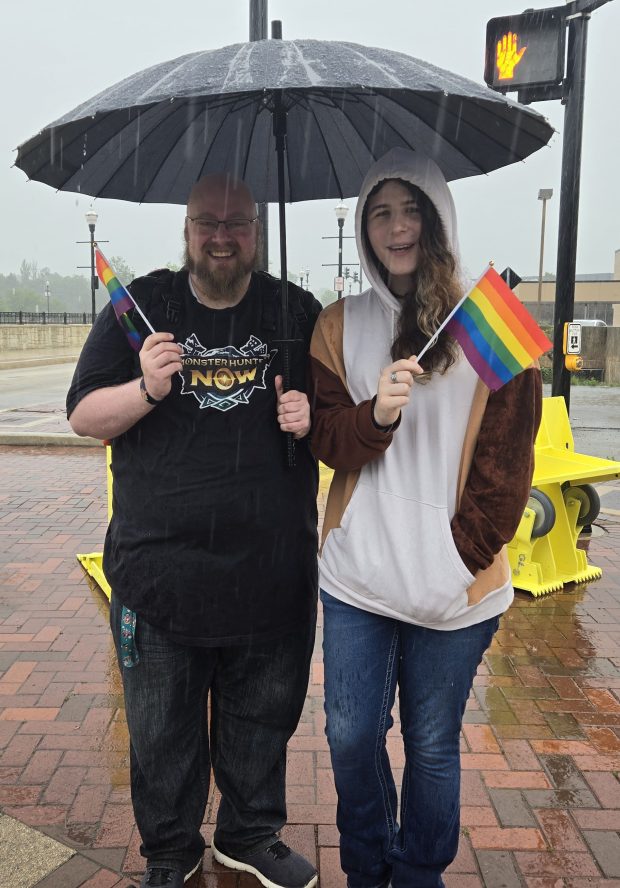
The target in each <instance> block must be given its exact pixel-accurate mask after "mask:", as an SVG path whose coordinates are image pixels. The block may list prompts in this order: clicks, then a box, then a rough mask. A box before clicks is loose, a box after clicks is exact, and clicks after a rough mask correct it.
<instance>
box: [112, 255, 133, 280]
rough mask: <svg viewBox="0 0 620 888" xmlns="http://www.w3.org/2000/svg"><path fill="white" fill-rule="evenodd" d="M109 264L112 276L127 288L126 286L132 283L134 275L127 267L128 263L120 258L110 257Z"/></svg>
mask: <svg viewBox="0 0 620 888" xmlns="http://www.w3.org/2000/svg"><path fill="white" fill-rule="evenodd" d="M109 262H110V265H111V267H112V269H113V271H114V274H115V275H116V277H117V278H118V279H119V281H120V282H121V284H124V285H125V286H127V284H130V283H131V282H132V281H133V279H134V278H135V276H136V273H135V271H134V270H133V268H132V267H131V266H130V265H129V263H128V262H126V261H125V259H123V257H122V256H111V257H110V260H109Z"/></svg>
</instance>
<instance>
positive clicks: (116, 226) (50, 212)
mask: <svg viewBox="0 0 620 888" xmlns="http://www.w3.org/2000/svg"><path fill="white" fill-rule="evenodd" d="M248 10H249V3H248V0H226V2H221V0H220V2H217V3H216V2H213V0H206V2H205V0H202V2H197V0H177V2H175V3H174V4H156V3H152V2H145V0H107V2H106V3H103V4H94V3H84V2H83V0H80V2H77V0H58V2H56V3H50V2H48V0H30V2H21V3H11V4H6V5H5V6H4V7H3V13H2V21H3V34H4V39H3V47H2V54H1V56H0V66H1V73H2V90H3V93H2V97H3V107H4V109H5V112H6V113H5V116H4V120H3V126H2V129H1V135H0V195H1V198H2V199H1V206H2V236H1V237H0V273H3V274H7V273H9V272H11V271H17V270H18V269H19V266H20V264H21V262H22V260H23V259H27V260H29V261H35V262H37V263H38V265H39V267H40V268H42V267H45V266H48V267H49V268H51V269H52V270H53V271H56V272H59V273H61V274H74V273H84V274H87V272H77V271H76V269H77V266H80V265H87V264H88V262H89V253H88V246H87V245H86V244H84V245H78V244H76V241H80V240H87V239H88V237H89V232H88V228H87V225H86V222H85V219H84V214H85V213H86V212H87V210H88V209H89V208H90V206H91V203H92V200H91V199H90V198H86V197H82V196H78V195H75V194H68V193H56V192H55V191H54V190H53V189H52V188H49V187H48V186H46V185H41V184H39V183H37V182H28V181H27V179H26V176H25V175H24V173H23V172H22V171H21V170H18V169H17V168H11V167H12V164H13V162H14V159H15V150H14V149H15V148H16V147H17V145H19V144H20V143H21V142H23V141H25V140H26V139H28V138H29V137H30V136H32V135H34V134H35V133H36V132H37V131H38V130H40V129H42V128H43V127H44V126H46V125H47V124H48V123H50V122H51V121H52V120H55V119H56V118H58V117H60V116H61V115H62V114H64V113H65V112H67V111H69V110H71V109H72V108H73V107H75V106H76V105H78V104H79V103H81V102H82V101H84V100H85V99H87V98H89V97H91V96H93V95H95V94H96V93H98V92H99V91H101V90H102V89H105V88H106V87H108V86H111V85H112V84H114V83H116V82H117V81H119V80H121V79H122V78H124V77H126V76H128V75H130V74H133V73H134V72H136V71H139V70H141V69H142V68H146V67H149V66H150V65H154V64H157V63H158V62H162V61H165V60H167V59H172V58H176V57H177V56H180V55H183V54H185V53H189V52H195V51H198V50H203V49H214V48H217V47H219V46H225V45H227V44H231V43H238V42H242V41H245V40H247V39H248V31H249V11H248ZM521 11H522V5H520V4H519V2H518V0H517V2H515V0H471V2H469V3H463V2H461V0H434V2H426V3H421V2H419V0H381V2H377V0H372V2H369V0H339V2H337V3H336V2H334V0H312V2H309V0H269V21H271V20H273V19H281V20H282V22H283V36H284V38H285V39H289V40H293V39H296V38H297V39H304V38H316V39H321V40H345V41H350V42H354V43H361V44H365V45H371V46H379V47H384V48H387V49H392V50H397V51H400V52H405V53H408V54H409V55H412V56H416V57H418V58H420V59H424V60H426V61H429V62H432V63H433V64H435V65H438V66H440V67H442V68H447V69H449V70H452V71H455V72H457V73H458V74H461V75H463V76H465V77H469V78H470V79H472V80H476V81H477V82H479V83H481V82H482V81H483V67H484V39H485V31H486V23H487V20H488V19H490V18H493V17H495V16H500V15H508V14H514V13H519V12H521ZM619 34H620V2H619V0H611V2H609V3H608V4H607V5H605V6H603V7H602V8H600V9H599V10H597V11H596V12H595V13H593V15H592V17H591V19H590V23H589V28H588V59H587V68H586V97H585V117H584V135H583V154H582V167H581V202H580V214H579V238H578V251H577V272H578V273H582V274H583V273H595V272H611V271H612V270H613V257H614V251H615V250H616V249H620V223H619V219H620V174H619V164H620V162H619V157H620V154H619V149H618V146H619V145H620V101H619V88H620V66H619V65H618V35H619ZM514 97H515V98H516V94H514ZM534 107H535V108H536V109H537V110H538V111H540V112H541V113H543V114H544V115H545V116H546V117H548V119H549V120H550V122H551V123H552V125H553V126H554V128H555V129H556V130H557V133H556V134H555V135H554V136H553V138H552V140H551V143H550V145H549V146H547V147H546V148H544V149H542V150H540V151H538V152H537V153H536V154H534V155H532V156H531V157H529V158H528V159H527V160H526V161H525V162H523V163H519V164H516V165H512V166H509V167H505V168H504V169H502V170H497V171H495V172H493V173H491V174H490V175H488V176H479V177H475V178H470V179H466V180H463V181H461V182H455V183H452V191H453V194H454V197H455V200H456V205H457V212H458V218H459V237H460V243H461V249H462V253H463V259H464V262H465V265H466V267H467V268H468V269H469V270H470V271H471V273H472V274H478V273H479V272H481V271H482V270H483V268H484V266H485V265H486V263H487V262H488V260H489V259H493V260H494V261H495V263H496V265H497V266H498V268H500V269H502V268H504V267H505V266H506V265H510V266H511V267H512V268H513V269H514V270H515V271H517V272H518V273H519V274H521V275H522V276H525V275H535V274H537V273H538V261H539V252H540V229H541V203H540V201H538V199H537V197H538V190H539V188H553V192H554V193H553V198H552V199H551V201H550V202H549V203H548V205H547V207H548V210H547V226H546V236H545V262H544V267H545V270H546V271H551V272H554V273H555V270H556V249H557V229H558V210H559V194H560V175H561V162H562V131H563V126H564V108H563V106H562V105H561V104H560V102H557V101H556V102H544V103H540V104H538V105H535V106H534ZM347 203H348V204H349V206H350V207H351V213H350V214H349V218H348V219H347V221H346V223H345V229H344V234H345V236H347V235H352V234H353V212H352V211H353V208H354V205H355V201H354V200H348V201H347ZM334 206H335V201H312V202H306V203H303V204H294V205H288V206H287V230H288V262H289V268H290V269H291V270H292V271H295V272H297V271H299V270H301V269H302V268H304V267H308V268H309V270H310V289H314V290H319V289H321V288H322V287H329V286H331V285H332V282H333V276H334V269H333V268H326V267H323V265H324V263H330V262H333V263H335V262H336V260H337V241H336V240H333V239H332V240H322V237H323V236H332V237H333V236H334V235H337V232H338V228H337V222H336V217H335V214H334ZM94 208H95V209H96V211H97V212H98V213H99V221H98V223H97V235H98V237H100V238H101V239H102V240H104V239H105V240H108V241H109V244H107V245H102V247H103V249H104V250H105V252H106V253H107V255H108V256H111V255H120V256H123V257H124V258H125V259H126V260H127V262H128V263H129V264H130V266H131V267H132V268H133V269H134V270H135V272H136V273H137V274H144V273H146V272H147V271H149V270H150V269H151V268H154V267H159V266H161V265H163V264H165V263H166V262H169V261H172V262H178V261H179V260H180V253H181V244H182V235H181V232H182V224H183V216H184V210H183V208H181V207H178V206H175V207H170V206H161V205H154V204H144V205H142V206H137V205H134V204H129V203H124V202H122V201H113V200H97V201H95V202H94ZM270 215H271V220H272V227H271V236H270V257H271V259H272V260H273V263H272V271H274V272H277V270H278V268H279V255H278V242H277V228H276V210H275V208H273V207H272V209H271V214H270ZM356 259H357V257H356V253H355V247H354V242H353V241H352V240H349V241H346V242H345V249H344V260H345V264H347V262H351V263H353V262H355V261H356Z"/></svg>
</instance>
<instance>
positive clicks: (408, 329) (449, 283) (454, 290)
mask: <svg viewBox="0 0 620 888" xmlns="http://www.w3.org/2000/svg"><path fill="white" fill-rule="evenodd" d="M388 181H394V182H398V183H400V184H401V185H404V186H405V188H407V190H408V191H410V192H411V194H412V196H413V197H414V198H415V200H416V201H417V203H418V207H419V209H420V212H421V215H422V233H421V236H420V240H419V244H418V245H419V248H420V261H419V263H418V267H417V268H416V270H415V271H414V273H413V275H412V283H411V290H410V291H409V292H408V293H407V294H406V295H405V296H404V297H402V299H401V300H400V301H401V304H402V308H401V312H400V315H399V319H398V326H397V329H396V336H395V339H394V341H393V343H392V347H391V355H392V360H394V361H397V360H398V359H399V358H409V357H411V355H416V354H418V353H419V352H420V351H421V349H422V347H423V346H424V345H426V343H427V342H428V340H429V339H431V338H432V337H433V336H434V335H435V332H436V330H437V328H438V327H439V325H440V324H441V322H442V321H443V320H444V318H445V317H446V315H447V314H448V312H449V311H450V309H452V308H454V306H455V305H456V303H457V302H458V301H459V299H460V298H461V296H462V295H463V293H462V287H461V284H460V281H459V275H458V271H457V265H456V260H455V258H454V256H453V255H452V252H451V250H450V247H449V245H448V239H447V237H446V232H445V229H444V227H443V224H442V222H441V219H440V218H439V214H438V212H437V210H436V209H435V205H434V204H433V203H432V201H431V200H429V198H428V197H427V196H426V194H424V192H423V191H420V189H419V188H416V186H415V185H412V184H411V183H410V182H407V181H406V180H404V179H391V180H389V179H383V180H382V181H381V182H379V183H378V184H377V185H375V187H374V188H373V189H372V191H371V192H370V194H369V195H368V197H367V199H366V203H365V205H364V210H363V213H362V237H363V241H364V248H365V250H366V251H367V255H369V256H371V257H372V259H373V261H374V264H375V266H376V267H377V269H378V271H379V274H380V275H381V278H382V280H383V282H384V283H385V285H386V286H387V287H388V288H389V286H390V274H389V272H388V270H387V268H386V267H385V265H383V263H382V262H380V261H379V259H378V258H377V255H376V253H375V251H374V250H373V248H372V246H371V244H370V240H369V238H368V226H367V212H368V203H369V201H370V198H371V197H372V196H373V195H374V194H376V193H377V191H379V190H380V189H381V188H382V187H383V186H384V185H385V183H386V182H388ZM456 356H457V344H456V342H455V341H454V339H453V338H452V337H451V336H450V334H449V333H446V332H445V330H444V331H442V332H441V333H440V334H439V336H438V338H437V341H436V343H435V344H434V345H433V346H432V348H430V349H429V350H428V351H427V352H426V354H425V355H424V358H423V364H424V370H425V372H424V374H423V375H421V376H416V377H415V381H416V382H428V380H429V379H430V378H431V376H432V374H433V372H437V373H445V372H446V370H447V369H448V368H449V367H450V366H451V365H452V364H453V363H454V362H455V360H456Z"/></svg>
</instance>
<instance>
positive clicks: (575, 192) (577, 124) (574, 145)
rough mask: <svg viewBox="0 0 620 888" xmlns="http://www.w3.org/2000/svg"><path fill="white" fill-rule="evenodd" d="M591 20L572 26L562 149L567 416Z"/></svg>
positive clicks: (561, 305) (560, 321) (560, 391)
mask: <svg viewBox="0 0 620 888" xmlns="http://www.w3.org/2000/svg"><path fill="white" fill-rule="evenodd" d="M588 19H589V15H580V16H578V17H577V18H574V19H571V21H570V22H569V25H568V52H567V72H566V74H567V76H566V83H567V94H566V109H565V111H564V141H563V146H562V181H561V187H560V221H559V228H558V261H557V271H556V285H555V317H554V319H553V327H554V333H553V383H552V386H551V394H552V395H553V396H554V397H556V396H558V395H562V397H563V398H564V400H565V401H566V410H567V412H568V411H569V410H570V373H569V372H568V370H567V369H566V366H565V364H564V354H563V352H562V345H563V341H562V340H563V334H564V324H565V323H567V322H568V321H571V320H572V319H573V313H574V305H575V269H576V265H577V226H578V217H579V184H580V176H581V142H582V134H583V104H584V93H585V74H586V49H587V42H588Z"/></svg>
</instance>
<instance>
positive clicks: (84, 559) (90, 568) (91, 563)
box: [76, 444, 112, 599]
mask: <svg viewBox="0 0 620 888" xmlns="http://www.w3.org/2000/svg"><path fill="white" fill-rule="evenodd" d="M105 456H106V465H107V491H108V521H109V520H110V518H111V517H112V448H111V447H110V445H109V444H108V445H107V446H106V449H105ZM76 557H77V560H78V561H79V562H80V564H81V565H82V567H83V568H84V570H85V571H86V573H87V574H88V575H89V577H92V578H93V580H94V581H95V582H96V583H97V585H98V586H99V588H100V589H101V590H102V592H104V593H105V595H106V596H107V597H108V599H109V598H110V595H111V593H112V590H111V589H110V584H109V583H108V581H107V580H106V576H105V574H104V572H103V563H102V562H103V553H102V552H89V553H88V554H87V555H77V556H76Z"/></svg>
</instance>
